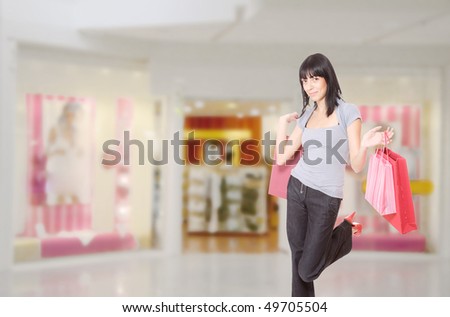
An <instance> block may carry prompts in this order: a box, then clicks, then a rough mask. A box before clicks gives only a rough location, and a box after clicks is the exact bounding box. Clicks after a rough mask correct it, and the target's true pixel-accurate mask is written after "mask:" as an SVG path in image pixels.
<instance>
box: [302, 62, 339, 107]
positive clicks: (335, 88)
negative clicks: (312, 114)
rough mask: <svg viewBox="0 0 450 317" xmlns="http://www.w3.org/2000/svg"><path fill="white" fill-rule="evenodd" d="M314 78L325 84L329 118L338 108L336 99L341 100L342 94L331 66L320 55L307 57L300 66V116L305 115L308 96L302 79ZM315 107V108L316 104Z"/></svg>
mask: <svg viewBox="0 0 450 317" xmlns="http://www.w3.org/2000/svg"><path fill="white" fill-rule="evenodd" d="M314 76H318V77H323V78H324V79H325V82H326V83H327V92H326V94H325V103H326V105H327V116H330V115H331V114H332V113H333V111H334V109H335V108H336V107H337V106H338V99H341V94H342V92H341V87H339V82H338V79H337V76H336V73H335V72H334V68H333V65H331V62H330V60H329V59H328V58H327V57H326V56H325V55H323V54H320V53H316V54H313V55H310V56H308V57H307V58H306V59H305V60H304V61H303V63H302V64H301V65H300V70H299V79H300V86H301V87H302V95H303V108H302V113H301V115H300V116H302V115H303V114H304V113H305V110H306V106H307V105H308V104H309V96H308V94H307V93H306V92H305V89H304V88H303V83H302V79H306V78H309V77H314ZM314 104H315V103H314ZM315 107H317V105H316V104H315Z"/></svg>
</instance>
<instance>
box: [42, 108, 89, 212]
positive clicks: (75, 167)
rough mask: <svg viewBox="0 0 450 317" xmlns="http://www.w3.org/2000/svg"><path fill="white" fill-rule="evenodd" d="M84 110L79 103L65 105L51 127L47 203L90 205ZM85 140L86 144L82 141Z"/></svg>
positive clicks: (48, 147) (48, 146)
mask: <svg viewBox="0 0 450 317" xmlns="http://www.w3.org/2000/svg"><path fill="white" fill-rule="evenodd" d="M81 115H82V108H81V106H80V105H79V104H78V103H74V102H68V103H66V104H65V105H64V106H63V109H62V111H61V114H60V116H59V118H58V121H57V122H56V124H55V125H54V126H53V127H51V129H50V131H49V136H48V145H47V203H48V204H49V205H55V204H56V205H62V204H68V203H72V204H79V203H87V201H88V190H89V184H87V181H88V179H89V175H88V173H89V164H88V163H89V162H88V157H87V146H86V144H85V143H86V141H84V140H83V139H82V138H81V133H80V125H79V122H80V120H81ZM83 141H84V142H83Z"/></svg>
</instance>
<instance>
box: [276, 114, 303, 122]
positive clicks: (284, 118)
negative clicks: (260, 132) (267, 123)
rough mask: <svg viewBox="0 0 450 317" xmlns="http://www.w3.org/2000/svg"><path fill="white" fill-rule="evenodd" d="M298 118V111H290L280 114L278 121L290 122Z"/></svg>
mask: <svg viewBox="0 0 450 317" xmlns="http://www.w3.org/2000/svg"><path fill="white" fill-rule="evenodd" d="M298 118H300V115H299V114H298V112H292V113H288V114H285V115H283V116H281V117H280V122H285V123H291V122H292V121H294V120H297V119H298Z"/></svg>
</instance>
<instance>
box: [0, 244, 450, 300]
mask: <svg viewBox="0 0 450 317" xmlns="http://www.w3.org/2000/svg"><path fill="white" fill-rule="evenodd" d="M0 274H1V276H0V280H1V281H2V283H1V284H0V295H1V296H163V297H170V296H270V297H271V296H277V297H278V296H289V295H290V259H289V254H287V253H283V252H273V253H258V254H245V253H215V254H211V253H186V254H183V255H177V256H164V255H161V254H155V253H143V252H140V253H138V252H136V253H120V254H104V255H102V256H100V255H99V256H95V257H92V256H90V257H73V258H65V259H58V260H53V261H45V262H39V263H34V264H22V265H17V266H15V268H14V269H13V271H12V272H9V273H8V272H1V273H0ZM316 293H317V296H450V260H448V259H447V260H444V259H439V258H437V257H436V256H432V255H424V254H411V253H409V254H406V253H405V254H402V253H381V252H362V251H353V252H352V253H351V254H350V255H348V256H346V257H345V258H343V259H341V260H340V261H338V262H336V263H335V264H333V266H331V267H329V268H328V269H327V270H326V271H325V272H324V273H323V274H322V275H321V276H320V277H319V279H318V280H317V282H316Z"/></svg>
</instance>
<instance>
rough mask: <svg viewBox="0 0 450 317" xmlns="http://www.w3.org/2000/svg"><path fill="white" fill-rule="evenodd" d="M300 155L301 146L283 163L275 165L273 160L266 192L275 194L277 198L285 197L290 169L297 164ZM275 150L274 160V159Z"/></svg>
mask: <svg viewBox="0 0 450 317" xmlns="http://www.w3.org/2000/svg"><path fill="white" fill-rule="evenodd" d="M301 155H302V148H301V147H300V149H298V150H297V151H295V153H294V155H293V157H292V158H291V159H289V160H287V161H286V163H285V164H284V165H277V164H276V163H275V162H274V164H273V165H272V171H271V173H270V180H269V190H268V194H269V195H272V196H276V197H278V198H284V199H286V197H287V185H288V181H289V177H290V176H291V171H292V169H293V168H294V167H295V166H296V165H297V163H298V161H299V160H300V157H301ZM276 159H277V158H276V151H275V155H274V160H275V161H276Z"/></svg>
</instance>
